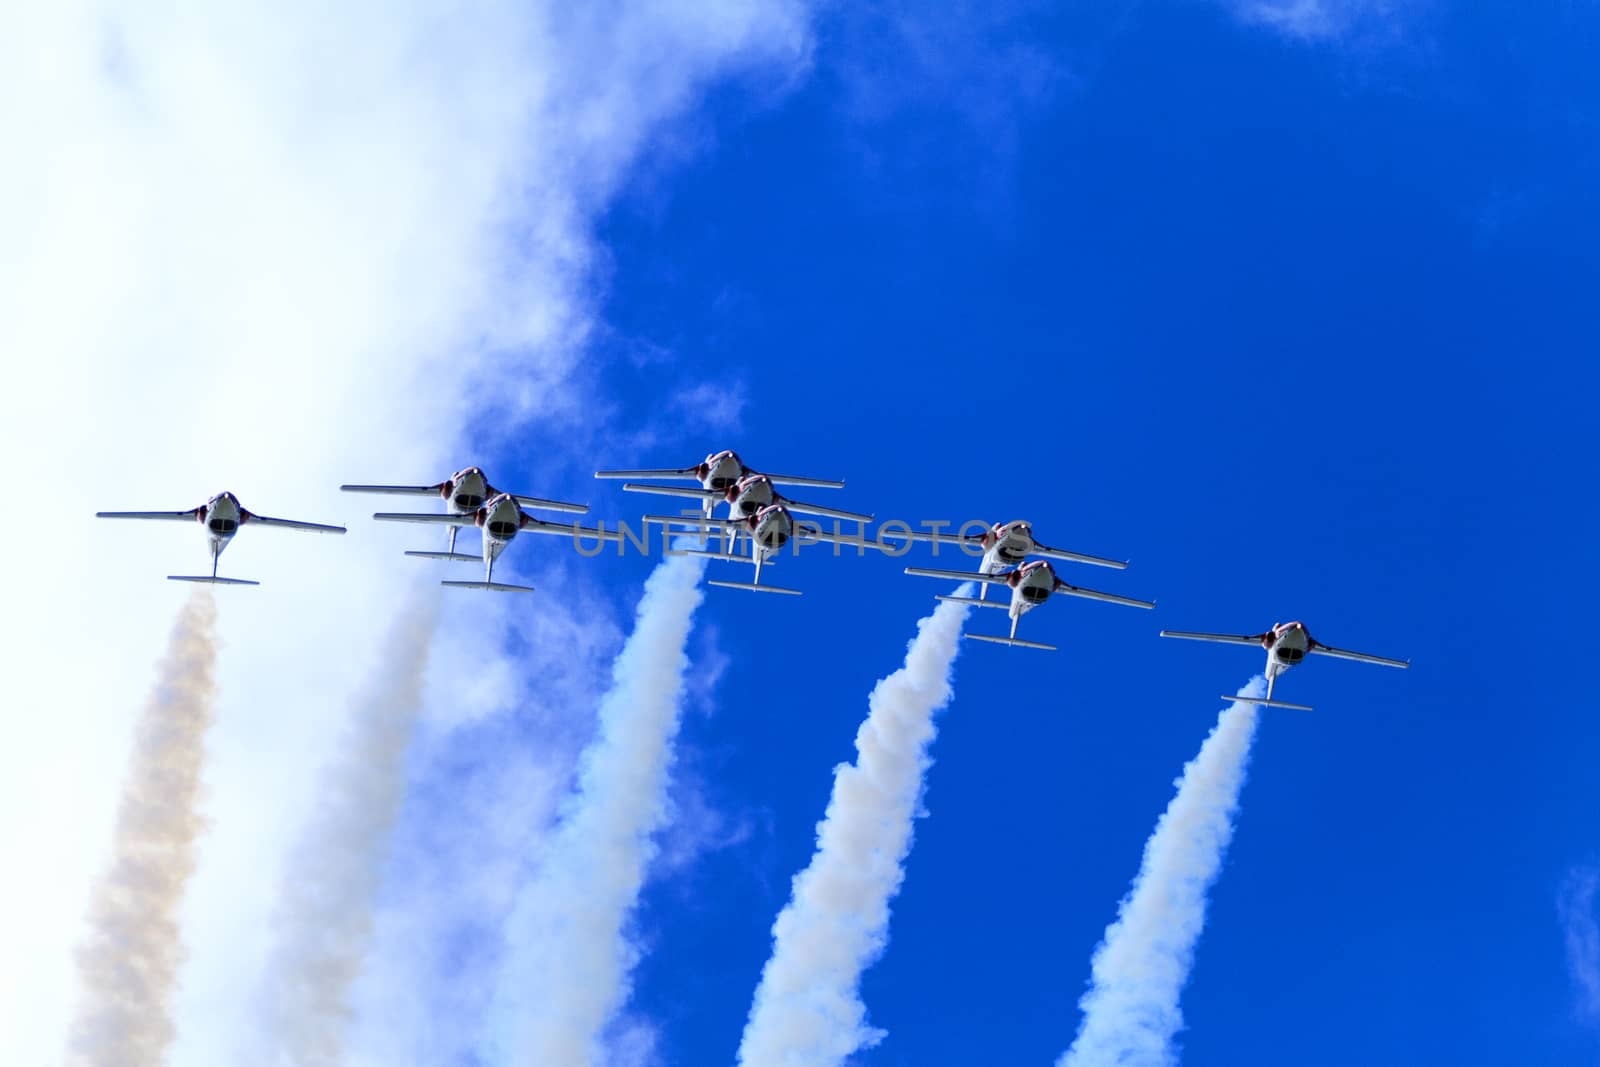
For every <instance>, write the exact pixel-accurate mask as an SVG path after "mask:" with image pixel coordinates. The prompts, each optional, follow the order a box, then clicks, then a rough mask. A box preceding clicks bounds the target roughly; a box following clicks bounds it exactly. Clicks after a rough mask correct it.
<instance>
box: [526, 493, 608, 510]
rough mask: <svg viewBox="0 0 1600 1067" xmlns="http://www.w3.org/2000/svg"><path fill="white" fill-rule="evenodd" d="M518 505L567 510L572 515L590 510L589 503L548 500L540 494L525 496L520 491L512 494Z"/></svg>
mask: <svg viewBox="0 0 1600 1067" xmlns="http://www.w3.org/2000/svg"><path fill="white" fill-rule="evenodd" d="M511 496H512V499H514V500H515V501H516V502H517V504H518V505H520V506H521V507H525V508H541V509H543V510H544V511H565V512H568V513H569V514H572V515H583V514H585V513H587V512H588V510H589V505H588V504H568V503H565V502H564V501H560V500H546V499H544V498H543V497H539V496H523V495H522V494H520V493H513V494H511Z"/></svg>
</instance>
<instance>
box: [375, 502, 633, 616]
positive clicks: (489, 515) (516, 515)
mask: <svg viewBox="0 0 1600 1067" xmlns="http://www.w3.org/2000/svg"><path fill="white" fill-rule="evenodd" d="M519 499H520V498H519V497H515V496H512V495H511V494H510V493H500V494H499V495H497V496H492V497H490V498H489V499H488V500H486V501H485V502H484V503H483V506H482V507H479V508H477V509H475V510H474V511H472V512H470V513H469V514H465V515H461V514H456V513H453V512H452V513H451V514H448V515H413V514H410V513H408V512H393V511H380V512H378V513H376V514H375V515H373V516H372V517H373V518H374V519H380V520H382V521H384V522H420V523H428V524H434V525H438V524H449V525H453V526H458V527H459V526H476V527H478V528H479V529H480V530H482V531H483V555H481V556H469V555H467V554H465V553H461V552H451V553H448V554H446V553H440V552H407V553H406V555H408V556H423V557H426V558H429V559H439V558H441V557H443V558H448V559H454V560H461V561H465V562H471V563H477V562H478V561H479V560H482V561H483V581H481V582H454V581H445V582H440V583H439V584H440V585H449V586H455V587H457V588H461V589H498V590H501V591H503V592H514V593H531V592H533V586H531V585H509V584H507V583H505V582H497V581H495V580H494V561H495V560H496V559H498V558H500V553H502V552H504V551H505V550H506V546H507V545H509V544H510V543H511V542H512V540H513V539H514V538H515V537H516V536H517V534H519V533H522V532H524V531H526V532H529V533H541V534H554V535H556V536H557V537H570V538H572V539H573V540H574V541H576V540H577V539H578V538H579V537H592V538H594V539H595V540H596V541H612V542H616V541H620V540H621V539H622V535H621V533H620V532H618V531H616V530H597V529H592V528H590V527H587V526H574V525H569V524H567V523H564V522H546V521H544V520H543V519H536V518H534V517H533V516H532V515H529V514H528V513H527V512H525V511H523V510H522V508H521V507H519V506H518V504H517V501H518V500H519Z"/></svg>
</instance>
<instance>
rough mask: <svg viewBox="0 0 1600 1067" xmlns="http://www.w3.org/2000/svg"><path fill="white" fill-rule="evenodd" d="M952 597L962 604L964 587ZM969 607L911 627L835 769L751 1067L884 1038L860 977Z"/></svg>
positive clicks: (764, 980) (875, 940)
mask: <svg viewBox="0 0 1600 1067" xmlns="http://www.w3.org/2000/svg"><path fill="white" fill-rule="evenodd" d="M961 595H963V596H970V595H971V586H970V585H969V586H963V587H962V589H961ZM967 610H968V609H967V607H966V605H964V604H956V603H951V602H949V601H946V602H944V603H942V604H940V605H939V606H938V607H937V608H935V609H934V611H933V614H931V615H929V616H928V617H927V618H925V619H922V620H921V621H920V622H918V623H917V631H918V632H917V636H916V638H915V640H913V641H912V642H911V643H910V645H909V646H908V648H907V651H906V660H905V666H903V667H901V668H900V669H899V670H897V671H895V672H894V673H893V674H891V675H889V676H888V677H887V678H885V679H883V680H882V681H881V682H879V683H878V684H877V686H876V687H875V688H874V689H873V691H872V696H871V697H870V698H869V700H868V709H869V710H868V712H867V718H866V721H865V722H863V723H862V724H861V729H860V730H859V731H858V732H857V733H856V753H857V755H856V762H855V763H854V764H841V765H840V766H839V767H838V768H836V769H835V771H834V779H833V796H832V797H831V798H830V799H829V801H828V811H827V814H826V815H825V816H824V817H823V820H822V822H821V823H820V824H819V825H818V826H817V851H816V854H815V855H814V856H813V857H812V859H811V865H810V866H809V867H807V868H806V869H805V870H803V871H801V872H800V873H799V874H797V875H796V876H795V879H794V895H793V898H792V899H791V900H790V902H789V904H788V905H787V906H786V907H785V908H784V909H783V911H782V912H781V913H779V915H778V920H777V922H776V923H774V924H773V927H772V940H773V949H772V958H771V959H769V960H768V961H767V965H766V967H765V968H764V969H763V970H762V972H761V983H760V985H758V986H757V987H756V992H755V998H754V1002H753V1004H752V1005H751V1008H750V1020H749V1022H748V1023H747V1024H746V1026H745V1030H744V1038H743V1040H742V1041H740V1043H739V1062H740V1063H741V1064H745V1065H748V1067H768V1065H775V1064H783V1065H785V1067H810V1065H824V1064H828V1065H831V1064H838V1063H842V1062H843V1061H844V1059H845V1057H846V1056H849V1055H850V1054H851V1053H852V1052H854V1051H856V1050H857V1049H860V1048H865V1047H868V1046H870V1045H875V1044H877V1043H878V1042H879V1041H881V1040H882V1039H883V1036H884V1033H883V1031H881V1030H876V1029H873V1028H872V1027H869V1026H868V1025H867V1024H866V1006H865V1005H864V1004H862V1002H861V993H860V987H861V972H862V971H864V970H865V969H866V968H867V967H868V965H870V964H871V963H872V962H873V961H874V960H876V959H877V958H878V957H879V956H880V955H881V954H882V953H883V949H884V946H885V945H886V944H887V943H888V939H889V934H888V929H889V900H890V898H891V897H893V896H894V895H895V893H896V892H898V891H899V889H900V883H901V881H903V880H904V878H905V871H904V866H903V865H904V862H905V858H906V855H907V854H908V853H909V852H910V851H911V823H912V819H914V818H915V817H916V814H917V808H918V802H919V800H920V799H921V796H922V784H923V776H924V773H925V772H926V771H927V769H928V767H929V765H930V763H931V762H932V761H931V760H930V759H929V758H928V746H929V745H930V744H931V743H932V741H933V737H934V733H935V732H936V731H935V729H934V725H933V716H934V713H935V712H937V711H938V710H939V709H940V708H942V707H944V706H945V705H946V704H948V703H949V702H950V696H951V689H950V671H951V667H952V665H953V664H954V662H955V658H956V652H957V650H958V648H959V647H960V646H959V641H960V637H961V624H962V623H963V622H964V621H965V619H966V617H967Z"/></svg>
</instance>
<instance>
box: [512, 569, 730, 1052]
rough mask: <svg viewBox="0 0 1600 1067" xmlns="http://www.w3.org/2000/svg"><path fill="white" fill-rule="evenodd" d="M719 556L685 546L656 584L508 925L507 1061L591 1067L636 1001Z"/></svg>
mask: <svg viewBox="0 0 1600 1067" xmlns="http://www.w3.org/2000/svg"><path fill="white" fill-rule="evenodd" d="M704 570H705V560H704V558H702V557H695V556H672V557H669V558H668V559H667V560H665V561H664V562H663V563H661V564H660V565H659V566H658V567H656V569H655V571H654V572H653V573H652V574H651V575H650V578H649V580H648V581H647V582H646V583H645V591H644V597H643V599H641V600H640V602H639V612H638V619H637V621H636V622H635V625H634V629H633V633H632V634H631V635H630V636H629V637H628V640H627V642H626V643H625V644H624V645H623V648H622V651H621V652H620V653H619V654H618V656H617V660H616V663H615V665H614V667H613V668H612V682H611V688H610V690H609V691H608V692H607V693H606V695H605V697H604V698H603V699H602V700H601V702H600V713H599V732H598V734H597V736H596V737H595V739H594V741H593V742H592V743H591V744H590V745H589V747H588V748H587V749H586V750H585V752H584V754H583V757H582V760H581V763H580V768H579V774H578V787H577V792H576V794H575V795H574V796H573V797H572V798H571V801H570V802H569V803H568V804H567V805H565V808H564V811H563V813H562V817H561V821H560V825H559V826H558V827H557V829H556V831H555V834H554V837H553V839H552V840H551V841H550V842H549V844H548V846H547V851H546V853H545V859H544V864H543V866H542V868H541V869H540V870H539V872H538V874H537V875H536V876H535V879H534V881H533V883H532V884H531V885H530V886H529V887H528V888H527V889H526V890H524V892H523V893H522V894H521V896H520V898H519V899H518V901H517V903H516V905H515V907H514V909H513V911H512V914H511V917H510V919H509V920H508V923H507V937H506V942H507V943H506V958H507V964H506V968H505V973H504V975H503V976H502V980H501V988H500V990H499V992H498V994H497V998H496V999H497V1004H496V1012H495V1017H496V1019H497V1020H498V1024H499V1030H498V1032H497V1033H496V1034H495V1035H494V1036H493V1037H492V1039H491V1040H492V1041H494V1042H496V1043H498V1044H500V1045H501V1046H503V1047H502V1048H501V1049H500V1053H501V1054H500V1055H499V1056H498V1057H497V1059H498V1061H499V1062H504V1063H513V1064H541V1065H542V1064H551V1065H554V1064H560V1065H562V1067H580V1065H583V1064H593V1063H598V1062H600V1061H601V1060H602V1058H603V1049H602V1042H601V1036H602V1031H603V1030H604V1028H605V1027H606V1024H607V1023H609V1022H610V1021H611V1019H612V1018H613V1016H614V1015H615V1014H616V1013H617V1011H618V1009H619V1008H620V1007H621V1006H622V1004H623V1003H624V1002H625V1000H626V998H627V995H628V991H629V982H630V974H631V972H632V970H633V966H634V964H635V963H636V962H637V960H638V950H637V949H636V948H635V947H634V945H633V943H632V942H631V941H630V939H629V937H628V936H627V934H626V932H625V929H624V927H625V924H626V922H627V919H628V916H629V914H630V913H631V911H632V910H633V907H634V904H635V902H636V901H637V899H638V896H639V890H640V888H641V887H642V885H643V884H644V876H645V868H646V866H647V865H648V864H649V862H650V859H651V857H652V856H653V855H654V853H655V846H654V845H653V843H652V842H651V840H650V838H651V835H652V833H654V831H655V830H656V829H657V828H658V827H659V826H660V825H661V824H662V822H663V821H664V819H665V814H666V811H665V805H666V791H667V776H668V773H669V771H670V769H671V765H672V751H673V741H674V740H675V738H676V737H677V733H678V724H679V716H680V712H681V710H682V697H683V688H684V673H685V671H686V669H687V667H688V659H687V657H686V656H685V654H684V645H685V642H686V641H687V640H688V637H689V629H690V626H691V624H692V621H693V616H694V612H695V609H696V608H697V607H698V606H699V604H700V601H701V598H702V596H703V593H702V590H701V588H700V577H701V574H702V573H703V572H704Z"/></svg>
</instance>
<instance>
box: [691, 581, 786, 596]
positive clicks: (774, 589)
mask: <svg viewBox="0 0 1600 1067" xmlns="http://www.w3.org/2000/svg"><path fill="white" fill-rule="evenodd" d="M706 584H707V585H720V586H722V588H724V589H743V590H745V591H746V592H750V593H783V594H784V595H786V596H801V595H802V594H801V592H800V590H798V589H785V588H783V587H782V586H777V585H756V584H755V583H753V582H719V581H716V580H715V579H708V580H707V581H706Z"/></svg>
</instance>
